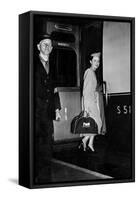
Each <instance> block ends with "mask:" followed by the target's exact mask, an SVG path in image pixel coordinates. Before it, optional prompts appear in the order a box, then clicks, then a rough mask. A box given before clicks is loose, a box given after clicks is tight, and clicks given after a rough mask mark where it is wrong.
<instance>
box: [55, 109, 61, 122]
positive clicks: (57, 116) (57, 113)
mask: <svg viewBox="0 0 138 200" xmlns="http://www.w3.org/2000/svg"><path fill="white" fill-rule="evenodd" d="M55 112H56V121H60V120H61V115H60V111H59V109H57V110H56V111H55Z"/></svg>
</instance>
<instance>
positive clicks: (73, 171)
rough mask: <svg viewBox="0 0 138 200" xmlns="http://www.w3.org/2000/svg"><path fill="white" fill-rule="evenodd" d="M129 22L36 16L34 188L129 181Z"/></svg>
mask: <svg viewBox="0 0 138 200" xmlns="http://www.w3.org/2000/svg"><path fill="white" fill-rule="evenodd" d="M131 25H132V24H131V22H130V21H129V20H128V21H127V20H121V19H120V20H112V18H109V19H108V18H107V19H106V18H102V17H101V18H94V17H93V18H92V17H90V16H71V15H63V16H62V15H57V16H55V15H54V14H53V15H52V14H46V13H42V14H38V13H35V14H33V18H32V27H33V29H32V30H33V32H32V37H31V39H32V52H31V57H32V65H31V67H32V71H33V75H32V80H33V82H32V85H33V96H32V99H33V101H32V104H33V134H32V138H33V139H32V141H31V142H32V152H33V154H32V177H33V178H32V180H33V185H35V186H37V185H39V186H43V185H54V184H62V185H75V184H92V183H99V182H100V183H108V182H114V181H125V180H126V181H127V180H131V179H132V177H133V173H134V172H133V166H132V159H133V148H132V146H133V145H132V144H133V134H132V132H133V127H132V112H133V106H132V94H133V93H132V69H133V66H132V56H133V55H132V27H131Z"/></svg>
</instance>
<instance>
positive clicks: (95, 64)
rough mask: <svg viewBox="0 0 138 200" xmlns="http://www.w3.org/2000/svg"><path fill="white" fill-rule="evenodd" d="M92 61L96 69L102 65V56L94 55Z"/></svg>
mask: <svg viewBox="0 0 138 200" xmlns="http://www.w3.org/2000/svg"><path fill="white" fill-rule="evenodd" d="M90 63H91V65H92V67H93V69H94V70H96V69H97V68H98V67H99V65H100V58H99V57H98V56H94V57H93V58H92V60H90Z"/></svg>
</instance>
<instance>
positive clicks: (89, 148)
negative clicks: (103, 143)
mask: <svg viewBox="0 0 138 200" xmlns="http://www.w3.org/2000/svg"><path fill="white" fill-rule="evenodd" d="M87 151H89V152H94V151H95V150H94V148H93V146H89V145H88V147H87Z"/></svg>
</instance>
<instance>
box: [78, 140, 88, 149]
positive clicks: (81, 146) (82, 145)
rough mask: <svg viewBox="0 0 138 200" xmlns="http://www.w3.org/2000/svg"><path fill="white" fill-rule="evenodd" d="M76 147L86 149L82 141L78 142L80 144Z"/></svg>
mask: <svg viewBox="0 0 138 200" xmlns="http://www.w3.org/2000/svg"><path fill="white" fill-rule="evenodd" d="M78 149H80V150H83V151H86V147H85V146H84V143H83V142H81V143H80V145H79V146H78Z"/></svg>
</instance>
